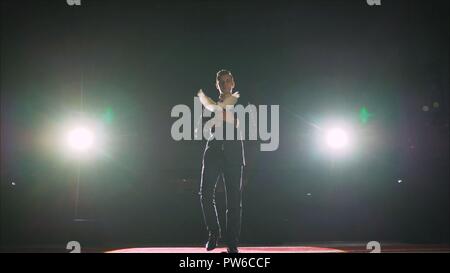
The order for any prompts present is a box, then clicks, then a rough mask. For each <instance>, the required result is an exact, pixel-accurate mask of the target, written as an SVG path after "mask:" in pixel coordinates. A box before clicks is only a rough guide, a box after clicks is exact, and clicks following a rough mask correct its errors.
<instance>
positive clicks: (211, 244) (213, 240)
mask: <svg viewBox="0 0 450 273" xmlns="http://www.w3.org/2000/svg"><path fill="white" fill-rule="evenodd" d="M218 243H219V237H218V236H209V239H208V242H207V243H206V251H211V250H213V249H215V248H216V247H217V245H218Z"/></svg>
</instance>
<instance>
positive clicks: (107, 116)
mask: <svg viewBox="0 0 450 273" xmlns="http://www.w3.org/2000/svg"><path fill="white" fill-rule="evenodd" d="M102 119H103V121H104V122H105V123H107V124H111V123H112V122H113V120H114V112H113V110H112V108H111V107H108V108H106V110H105V112H104V113H103V115H102Z"/></svg>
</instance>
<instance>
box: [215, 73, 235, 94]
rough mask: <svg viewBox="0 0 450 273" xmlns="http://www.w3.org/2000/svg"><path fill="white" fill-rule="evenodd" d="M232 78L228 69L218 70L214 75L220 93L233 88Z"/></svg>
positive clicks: (229, 91)
mask: <svg viewBox="0 0 450 273" xmlns="http://www.w3.org/2000/svg"><path fill="white" fill-rule="evenodd" d="M234 85H235V83H234V78H233V75H231V72H230V71H228V70H224V69H222V70H220V71H219V72H217V75H216V88H217V90H219V92H220V93H221V94H222V93H231V91H233V88H234Z"/></svg>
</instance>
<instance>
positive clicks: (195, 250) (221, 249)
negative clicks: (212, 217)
mask: <svg viewBox="0 0 450 273" xmlns="http://www.w3.org/2000/svg"><path fill="white" fill-rule="evenodd" d="M223 252H226V248H224V247H219V248H216V249H214V250H212V251H206V250H205V248H203V247H142V248H124V249H117V250H112V251H107V253H223ZM239 252H240V253H340V252H344V251H342V250H339V249H334V248H323V247H308V246H291V247H287V246H283V247H240V248H239Z"/></svg>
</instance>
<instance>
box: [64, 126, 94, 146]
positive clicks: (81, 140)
mask: <svg viewBox="0 0 450 273" xmlns="http://www.w3.org/2000/svg"><path fill="white" fill-rule="evenodd" d="M67 140H68V144H69V146H70V147H71V148H72V149H73V150H76V151H86V150H89V149H90V148H91V147H92V146H93V144H94V135H93V133H92V132H91V131H90V130H88V129H86V128H83V127H78V128H75V129H73V130H72V131H70V132H69V134H68V138H67Z"/></svg>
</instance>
